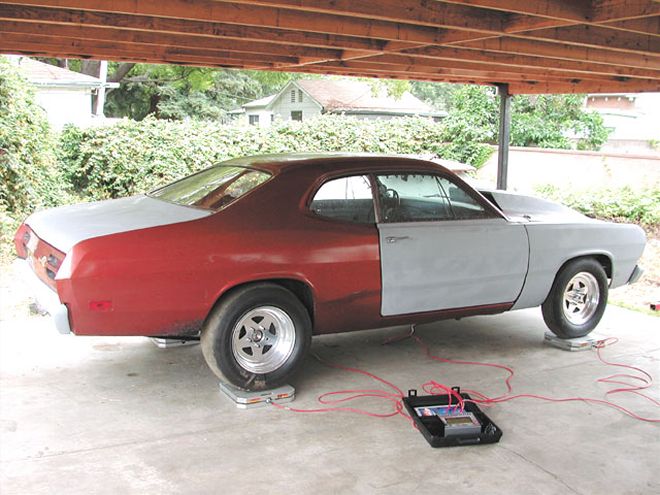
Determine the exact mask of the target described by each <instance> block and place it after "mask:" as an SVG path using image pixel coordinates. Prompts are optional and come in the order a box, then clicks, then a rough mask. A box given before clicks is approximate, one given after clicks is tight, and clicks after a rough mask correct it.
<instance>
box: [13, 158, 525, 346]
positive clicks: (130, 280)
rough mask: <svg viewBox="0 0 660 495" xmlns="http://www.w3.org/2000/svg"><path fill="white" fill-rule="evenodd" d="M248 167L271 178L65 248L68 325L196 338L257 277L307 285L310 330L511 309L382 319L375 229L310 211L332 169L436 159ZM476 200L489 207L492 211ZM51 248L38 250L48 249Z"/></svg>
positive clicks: (62, 279) (82, 331) (387, 167)
mask: <svg viewBox="0 0 660 495" xmlns="http://www.w3.org/2000/svg"><path fill="white" fill-rule="evenodd" d="M255 166H256V167H257V168H262V169H264V170H268V171H269V172H271V173H272V174H273V179H271V180H269V181H267V182H266V183H264V184H262V185H261V186H259V187H257V188H256V189H255V190H253V191H251V192H250V193H248V194H247V195H245V196H244V197H242V198H240V199H239V200H237V201H236V202H235V203H233V204H232V205H230V206H229V207H228V208H226V209H224V210H221V211H220V212H218V213H215V214H213V215H210V216H208V217H205V218H201V219H198V220H192V221H188V222H183V223H176V224H172V225H162V226H157V227H152V228H146V229H140V230H132V231H128V232H121V233H115V234H111V235H106V236H101V237H94V238H91V239H87V240H83V241H82V242H79V243H78V244H76V245H75V246H74V247H73V248H72V249H71V250H70V251H69V252H68V253H66V259H65V260H64V262H63V263H62V265H61V267H60V269H59V271H58V272H57V276H56V278H55V285H56V288H57V292H58V294H59V297H60V300H61V301H62V303H64V304H66V305H67V307H68V309H69V318H70V325H71V328H72V330H73V332H74V333H76V334H78V335H147V336H149V335H184V334H191V333H194V332H197V331H198V330H199V329H200V328H201V326H202V323H203V322H204V320H205V318H206V317H207V315H208V314H209V312H210V310H211V309H212V308H213V306H214V305H215V304H216V302H217V301H218V300H219V299H220V298H221V297H222V296H223V295H224V294H226V293H227V292H228V291H230V290H232V289H233V288H235V287H237V286H239V285H242V284H246V283H250V282H255V281H259V280H279V281H281V280H289V281H296V282H298V283H299V284H304V285H305V286H306V287H307V288H308V290H309V291H310V292H311V295H312V300H313V303H312V304H313V308H310V309H311V310H312V320H313V323H314V333H316V334H323V333H332V332H342V331H351V330H360V329H367V328H377V327H383V326H389V325H396V324H400V323H412V322H419V323H421V322H425V321H433V320H438V319H441V318H448V317H459V316H468V315H473V314H490V313H498V312H502V311H506V310H508V309H510V308H511V306H512V305H513V302H512V301H503V302H502V303H501V304H495V305H487V306H482V307H469V308H456V309H451V310H446V311H441V312H429V313H423V314H417V315H405V316H396V317H388V318H384V317H382V316H381V314H380V306H381V274H380V257H379V241H378V231H377V228H376V226H375V225H358V224H350V223H345V222H339V221H333V220H328V219H323V218H320V217H318V216H316V215H314V214H312V213H311V212H310V211H309V210H308V208H307V202H308V200H309V198H310V197H311V195H312V194H313V192H314V191H315V189H316V187H318V185H320V183H321V182H322V181H323V180H326V179H327V178H330V177H338V176H342V175H347V174H356V173H360V172H373V171H375V170H378V171H394V170H397V171H415V170H416V171H433V172H436V173H438V172H440V173H444V169H443V168H442V167H439V166H438V165H434V164H432V163H429V162H424V161H414V160H409V159H406V160H402V159H397V158H381V157H379V158H366V157H365V158H356V157H353V158H350V159H347V158H323V159H316V160H307V161H272V162H263V163H258V164H257V165H255ZM454 180H456V179H454ZM480 199H481V200H482V202H483V204H484V207H485V208H488V209H493V206H492V205H490V203H488V202H487V201H486V200H485V199H483V198H480ZM498 214H500V213H499V212H498ZM25 228H26V227H22V228H21V229H22V230H19V232H18V233H17V235H16V247H17V251H18V253H19V255H21V256H22V257H24V256H26V255H27V254H28V253H26V252H25V249H24V246H23V245H22V234H23V232H24V231H25ZM43 245H44V246H46V244H45V243H44V244H43ZM46 251H47V248H43V250H42V251H39V252H37V253H35V254H36V255H37V256H43V254H44V253H45V252H46ZM61 254H62V253H60V255H61ZM49 283H50V284H51V285H52V280H51V281H50V282H49ZM99 302H103V304H98V303H99Z"/></svg>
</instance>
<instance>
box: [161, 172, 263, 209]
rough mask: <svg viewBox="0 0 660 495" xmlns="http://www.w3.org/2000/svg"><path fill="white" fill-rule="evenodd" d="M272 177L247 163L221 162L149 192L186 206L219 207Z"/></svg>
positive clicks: (231, 201)
mask: <svg viewBox="0 0 660 495" xmlns="http://www.w3.org/2000/svg"><path fill="white" fill-rule="evenodd" d="M269 178H270V174H268V173H266V172H262V171H261V170H255V169H251V168H244V167H230V166H223V165H217V166H215V167H211V168H207V169H206V170H202V171H201V172H198V173H196V174H193V175H191V176H189V177H186V178H184V179H181V180H179V181H177V182H173V183H172V184H169V185H167V186H164V187H161V188H160V189H156V190H155V191H153V192H151V193H149V196H151V197H152V198H157V199H162V200H164V201H169V202H171V203H176V204H179V205H183V206H195V207H198V208H205V209H207V210H219V209H221V208H223V207H225V206H227V205H228V204H230V203H233V202H234V201H236V200H237V199H238V198H240V197H241V196H243V195H245V194H247V193H248V192H250V191H251V190H252V189H254V188H255V187H257V186H258V185H260V184H263V183H264V182H266V181H267V180H268V179H269Z"/></svg>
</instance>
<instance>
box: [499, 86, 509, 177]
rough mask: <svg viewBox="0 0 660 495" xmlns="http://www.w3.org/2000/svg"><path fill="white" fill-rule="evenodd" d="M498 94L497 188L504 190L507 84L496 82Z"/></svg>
mask: <svg viewBox="0 0 660 495" xmlns="http://www.w3.org/2000/svg"><path fill="white" fill-rule="evenodd" d="M497 92H498V94H499V95H500V130H499V133H498V137H497V141H498V147H497V188H498V189H502V190H505V189H506V183H507V177H508V174H509V138H510V136H511V95H510V94H509V85H508V84H498V85H497Z"/></svg>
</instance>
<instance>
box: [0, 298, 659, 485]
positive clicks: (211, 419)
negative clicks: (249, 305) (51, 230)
mask: <svg viewBox="0 0 660 495" xmlns="http://www.w3.org/2000/svg"><path fill="white" fill-rule="evenodd" d="M4 295H5V296H6V292H5V294H4ZM2 318H3V319H2V320H1V321H0V325H1V330H0V352H1V354H0V420H1V424H0V426H1V433H0V461H1V468H0V469H1V470H0V492H1V493H3V494H5V495H7V494H27V493H29V494H41V493H67V494H77V493H81V494H82V493H84V494H88V493H100V494H104V493H108V494H117V493H159V494H160V493H165V494H166V493H177V494H179V493H195V494H197V493H334V494H337V493H415V494H418V493H440V492H442V493H468V492H469V493H489V494H493V493H506V494H511V493H525V494H535V493H540V494H546V493H547V494H561V493H581V494H592V493H594V494H595V493H626V494H632V493H660V476H659V474H658V473H660V425H659V424H650V423H642V422H640V421H635V420H633V419H631V418H629V417H626V416H624V415H623V414H621V413H620V412H618V411H616V410H613V409H608V408H605V407H599V406H594V405H587V404H582V403H562V404H551V403H544V402H540V401H535V400H527V399H522V400H517V401H513V402H508V403H504V404H499V405H497V406H494V407H492V408H490V409H489V410H488V414H489V415H490V416H491V418H492V419H493V420H494V421H495V422H496V423H497V424H498V425H499V426H500V427H501V428H502V429H503V430H504V436H503V438H502V440H501V442H500V443H499V444H495V445H489V446H475V447H463V448H452V449H432V448H431V447H430V446H429V445H428V444H427V443H426V441H425V440H424V439H423V438H422V436H421V435H420V434H419V433H418V432H417V431H415V430H414V429H413V428H412V427H411V426H410V425H409V424H408V423H407V422H406V421H405V420H404V419H402V418H390V419H375V418H370V417H365V416H357V415H353V414H348V413H326V414H296V413H292V412H288V411H281V410H277V409H275V408H273V407H272V406H268V407H267V408H263V409H255V410H248V411H244V410H238V409H236V408H235V407H234V406H233V405H232V404H231V403H229V402H228V400H227V399H225V398H223V397H222V396H221V395H220V393H219V392H218V389H217V381H216V380H215V379H214V377H213V376H212V375H211V373H210V371H208V370H207V368H206V365H205V363H204V361H203V358H202V355H201V351H200V349H199V346H190V347H181V348H172V349H158V348H157V347H155V346H154V345H153V343H152V342H151V341H149V340H147V339H144V338H137V337H136V338H96V337H94V338H92V337H73V336H71V337H69V336H60V335H57V334H56V333H55V331H54V329H52V328H51V325H50V319H49V318H48V317H42V316H27V315H25V314H23V313H22V312H21V311H8V310H6V308H5V309H3V316H2ZM405 330H406V329H405V328H396V329H387V330H380V331H369V332H360V333H355V334H347V335H338V336H326V337H321V338H316V339H315V340H314V343H313V351H314V352H316V353H318V354H319V355H320V356H321V357H323V358H324V359H326V360H328V361H330V362H334V363H338V364H342V365H346V366H357V367H360V368H363V369H366V370H369V371H371V372H374V373H377V374H379V375H381V376H382V377H384V378H387V379H389V380H391V381H393V382H394V383H395V384H397V385H398V386H399V387H401V388H402V389H404V390H407V389H409V388H419V387H420V386H421V384H422V383H424V382H425V381H427V380H429V379H435V380H436V381H439V382H442V383H446V384H449V385H461V386H463V387H466V388H475V389H478V390H481V391H483V392H485V393H487V394H493V395H495V394H500V393H503V392H504V385H503V382H502V378H503V374H502V373H500V372H498V371H496V370H491V369H488V368H478V367H474V366H456V365H440V364H437V363H434V362H431V361H429V360H428V359H426V358H425V357H424V356H423V355H422V353H421V352H420V349H419V347H418V346H417V345H416V344H415V343H414V342H412V341H410V340H407V341H402V342H398V343H396V344H392V345H387V346H383V345H381V343H382V341H383V340H384V339H385V338H387V337H390V336H393V335H398V334H401V333H403V332H405ZM544 331H545V327H544V324H543V321H542V319H541V316H540V311H539V310H525V311H520V312H516V313H510V314H505V315H499V316H488V317H477V318H472V319H466V320H462V321H447V322H441V323H437V324H433V325H425V326H422V327H420V328H419V330H418V334H419V335H420V336H422V337H423V338H424V339H425V340H426V342H428V343H429V344H430V345H431V347H432V349H433V351H434V352H435V353H436V354H439V355H442V356H446V357H451V358H456V359H466V360H482V361H494V362H499V363H506V364H509V365H512V366H513V367H514V368H515V370H516V373H517V374H516V377H515V379H514V382H513V383H514V389H515V391H516V392H517V393H523V392H529V393H538V394H544V395H550V396H555V397H566V396H576V395H580V396H589V397H595V398H602V397H603V394H604V392H605V390H607V386H605V385H603V384H596V383H595V380H596V379H597V378H599V377H602V376H605V375H608V374H612V373H615V372H616V370H613V369H611V368H608V367H606V366H604V365H602V364H601V363H599V362H598V361H597V360H596V356H595V353H594V352H593V351H585V352H578V353H570V352H566V351H562V350H559V349H555V348H551V347H548V346H547V345H544V344H543V333H544ZM598 333H599V334H602V335H613V336H617V337H619V338H620V339H621V341H620V343H619V344H617V345H615V346H613V347H611V348H609V349H607V350H606V351H605V352H606V356H607V357H608V358H610V359H613V360H620V361H623V362H626V363H629V364H635V365H638V366H642V367H644V368H645V369H646V370H648V371H650V372H651V373H653V374H654V375H655V377H656V378H658V377H660V319H657V318H654V317H650V316H645V315H642V314H639V313H635V312H631V311H628V310H624V309H620V308H617V307H609V308H608V310H607V312H606V314H605V318H604V320H603V322H602V323H601V325H600V327H599V329H598ZM293 385H295V387H296V389H297V397H296V400H295V402H294V403H293V404H292V405H295V406H296V407H300V408H313V407H315V406H317V403H316V396H317V395H319V394H321V393H323V392H327V391H332V390H337V389H345V388H351V387H360V388H365V387H366V388H373V386H374V384H373V383H372V382H370V381H369V380H368V379H366V378H364V377H358V376H355V375H351V374H348V373H346V372H344V371H341V370H336V369H331V368H327V367H325V366H323V365H321V364H320V363H318V362H317V361H315V360H314V359H309V360H308V361H307V363H306V366H305V368H304V371H303V373H302V374H301V376H300V377H299V378H298V379H297V380H296V381H295V382H294V383H293ZM651 394H652V395H654V397H656V398H658V397H659V393H658V388H657V387H655V388H654V390H653V391H652V392H651ZM616 400H618V401H619V403H621V404H622V405H625V406H627V407H630V408H633V409H635V411H637V412H638V413H640V414H645V415H647V416H654V417H660V408H655V407H654V406H653V405H652V404H651V403H650V402H648V401H645V400H644V399H642V398H639V397H637V398H636V397H634V396H629V397H622V396H620V397H618V398H617V399H616ZM362 404H363V405H365V406H371V407H372V408H373V410H376V411H378V410H380V411H383V410H385V409H386V406H384V405H383V404H379V403H373V402H369V401H365V402H363V403H362Z"/></svg>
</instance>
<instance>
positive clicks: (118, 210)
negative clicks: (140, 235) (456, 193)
mask: <svg viewBox="0 0 660 495" xmlns="http://www.w3.org/2000/svg"><path fill="white" fill-rule="evenodd" d="M211 213H213V212H211V211H205V210H200V209H196V208H190V207H187V206H180V205H176V204H173V203H168V202H165V201H160V200H157V199H153V198H150V197H148V196H145V195H139V196H131V197H129V198H122V199H111V200H108V201H98V202H95V203H81V204H76V205H71V206H62V207H59V208H52V209H49V210H45V211H40V212H37V213H34V214H32V215H30V216H29V217H28V219H27V220H26V221H25V223H26V224H28V225H29V226H30V228H32V230H33V231H34V232H35V233H36V234H37V235H38V236H39V238H40V239H42V240H44V241H45V242H47V243H49V244H50V245H51V246H53V247H55V248H57V249H59V250H60V251H62V252H64V253H67V252H68V251H69V250H70V249H71V248H72V247H73V246H74V245H75V244H77V243H78V242H81V241H84V240H86V239H91V238H93V237H101V236H104V235H109V234H117V233H119V232H128V231H130V230H138V229H146V228H149V227H158V226H160V225H169V224H173V223H179V222H187V221H190V220H197V219H199V218H203V217H206V216H208V215H210V214H211Z"/></svg>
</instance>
